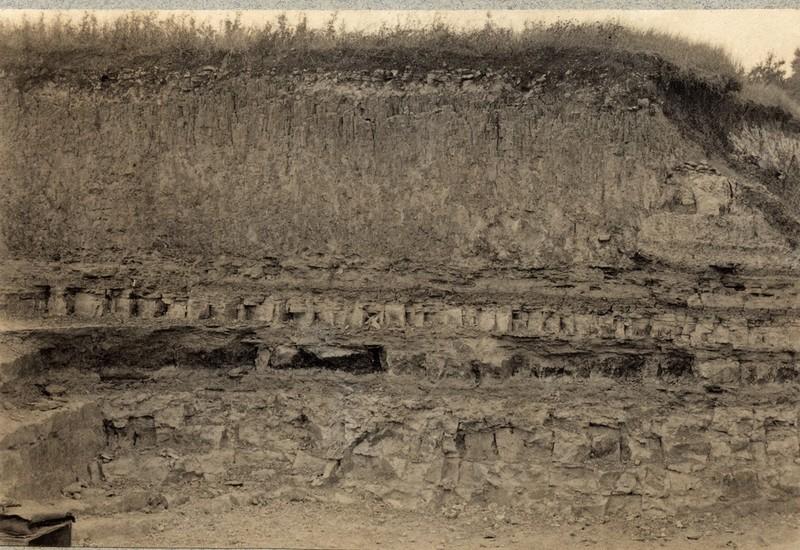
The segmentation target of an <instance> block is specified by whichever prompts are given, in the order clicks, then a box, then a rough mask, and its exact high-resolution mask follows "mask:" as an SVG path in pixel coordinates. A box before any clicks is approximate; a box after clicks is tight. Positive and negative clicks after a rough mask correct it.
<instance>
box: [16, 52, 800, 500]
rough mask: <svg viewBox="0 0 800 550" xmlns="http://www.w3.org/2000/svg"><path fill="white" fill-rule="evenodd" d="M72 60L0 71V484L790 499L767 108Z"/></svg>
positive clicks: (789, 253)
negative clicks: (29, 463) (88, 65)
mask: <svg viewBox="0 0 800 550" xmlns="http://www.w3.org/2000/svg"><path fill="white" fill-rule="evenodd" d="M95 77H96V78H95ZM95 77H93V78H91V79H89V80H86V81H60V80H58V79H57V78H56V79H53V80H52V81H49V82H44V83H40V84H38V85H36V86H34V87H28V88H25V87H19V86H16V85H15V84H14V82H13V80H11V79H6V80H4V81H3V86H4V87H5V88H4V93H3V94H2V99H0V101H2V118H1V119H0V132H2V135H3V137H4V139H3V140H2V142H0V147H2V149H0V155H2V162H0V185H2V187H3V189H4V193H3V197H2V198H0V229H2V235H3V247H2V249H0V251H1V252H2V255H3V258H4V262H3V267H2V279H0V286H1V287H2V288H0V315H1V316H2V322H3V327H4V330H3V332H2V335H0V338H2V341H1V342H0V343H1V344H2V348H3V349H2V354H1V355H0V362H1V363H2V370H0V388H2V391H3V392H4V394H5V395H6V396H7V397H8V401H7V402H8V403H9V407H11V406H12V404H13V406H14V407H16V409H14V410H28V409H31V410H36V411H37V412H36V414H35V415H34V416H36V418H35V419H32V420H31V422H33V424H35V425H36V426H39V427H40V428H39V431H34V432H30V431H29V428H28V427H27V424H25V425H23V424H19V425H18V424H14V425H13V426H14V429H11V430H9V432H8V433H6V434H3V437H2V438H0V460H5V461H6V462H4V464H10V465H12V466H9V469H8V470H7V471H12V470H13V471H15V472H18V474H15V475H14V476H13V479H12V478H11V477H10V476H4V479H3V480H2V481H3V482H4V485H2V487H3V491H5V492H7V493H9V494H15V495H20V494H34V493H35V494H37V495H40V494H41V495H46V494H49V493H52V492H58V491H61V490H63V487H61V485H68V483H67V482H69V481H70V480H74V479H77V480H79V481H80V482H82V483H84V487H78V488H76V487H74V486H72V487H71V488H70V491H73V492H74V491H78V492H80V491H81V490H83V491H84V492H86V491H88V490H89V488H91V487H116V488H117V489H118V490H119V491H122V492H123V493H124V494H128V493H130V494H135V495H137V496H135V498H134V497H131V498H133V501H131V502H138V503H139V505H141V507H153V506H161V505H163V502H162V497H163V498H164V499H166V501H169V500H171V499H176V498H178V499H179V498H181V497H180V495H181V494H184V493H186V491H189V490H195V489H196V487H198V486H200V487H203V488H204V489H203V490H208V491H211V492H212V493H213V492H214V491H218V490H219V488H220V487H236V488H237V489H236V490H237V491H240V492H241V493H242V495H243V496H242V495H240V496H241V498H244V499H245V500H247V501H253V502H258V501H259V499H261V498H272V497H274V496H275V495H279V493H280V491H281V490H285V489H281V487H289V486H291V487H294V488H295V489H297V490H300V491H303V492H304V494H314V495H316V496H315V498H331V499H345V500H346V499H348V498H355V497H354V496H353V495H354V494H356V493H359V492H362V493H363V492H366V493H367V494H370V495H372V496H373V497H376V498H380V499H383V500H385V501H387V502H389V503H392V504H394V505H398V506H418V505H421V504H422V505H424V504H431V505H445V504H448V505H449V504H453V503H457V502H504V503H509V504H511V505H526V506H531V507H533V508H536V509H539V508H551V507H557V508H560V509H562V508H563V509H566V510H571V512H570V513H575V514H578V513H584V512H587V513H591V514H612V515H613V514H627V513H643V512H646V513H654V514H662V515H663V514H673V513H677V512H679V511H686V510H694V509H702V508H709V507H713V506H720V505H730V504H731V503H735V504H737V505H742V506H745V505H752V506H767V505H768V504H765V503H767V502H768V501H769V502H770V503H771V504H769V505H775V503H783V504H787V503H788V504H787V505H790V506H791V503H792V502H796V497H797V495H798V487H800V437H799V436H800V431H798V430H799V425H798V414H797V413H798V407H797V404H798V376H800V366H798V364H797V359H796V354H797V352H798V335H800V318H798V315H797V312H798V307H799V306H800V302H799V301H798V283H797V273H798V271H797V259H798V255H797V246H796V242H797V240H796V239H797V236H798V235H800V233H799V232H798V231H797V228H798V227H800V225H798V221H797V218H796V214H793V211H792V204H794V203H793V201H794V197H795V194H796V190H795V188H796V184H797V183H798V180H797V179H796V175H795V173H794V172H793V170H794V168H793V165H792V164H791V162H789V161H788V160H787V158H789V157H788V155H790V154H792V151H794V150H795V148H796V144H797V133H796V132H795V130H793V127H792V126H791V125H790V124H786V123H784V122H782V121H781V120H782V119H780V117H778V118H775V117H773V118H769V117H767V115H763V117H762V118H761V119H759V118H758V116H756V115H753V114H752V113H750V114H747V116H744V115H742V116H741V117H740V118H738V119H736V120H737V121H738V122H736V124H733V123H730V125H729V126H727V127H725V128H722V130H725V131H724V132H722V134H720V131H721V127H714V128H711V129H710V130H709V128H710V126H708V125H707V124H706V123H705V121H706V120H707V118H708V117H710V116H712V114H713V113H712V114H709V112H707V110H708V105H711V104H712V103H708V104H705V105H701V106H700V107H698V106H697V105H696V104H694V103H691V102H689V101H688V100H687V101H686V104H683V103H680V102H678V101H677V100H676V97H675V93H676V92H675V90H674V88H673V87H670V86H669V85H666V84H665V83H664V80H663V74H661V73H660V72H658V71H657V70H656V69H655V68H653V67H645V68H638V69H637V68H635V67H634V68H630V67H629V68H628V69H627V70H621V69H620V68H619V67H616V68H615V67H614V66H609V67H608V68H603V67H602V66H600V67H598V66H597V64H596V63H595V64H592V65H591V68H589V67H588V66H585V65H580V64H575V63H574V62H571V63H567V64H564V65H563V66H561V67H560V68H559V69H558V70H555V69H548V70H542V71H540V72H535V71H534V72H533V73H530V74H525V75H522V76H520V75H519V74H517V73H514V72H513V71H508V70H499V69H498V70H487V69H486V68H481V69H478V68H464V69H454V68H448V69H441V70H439V69H437V70H426V71H424V72H421V73H420V72H418V71H417V72H415V71H414V70H413V69H410V68H403V67H400V68H397V69H387V68H380V69H377V68H370V69H369V70H359V71H338V72H331V71H322V70H319V71H316V70H306V71H300V70H298V71H294V72H291V71H290V72H286V71H283V72H281V71H275V72H273V73H267V74H258V75H247V74H231V73H228V72H226V70H225V69H224V67H216V66H209V67H202V68H197V69H193V70H192V71H189V72H182V73H169V74H163V73H162V72H159V71H158V70H157V69H153V68H152V67H150V68H143V69H142V70H141V71H139V72H136V71H128V72H119V73H113V74H105V73H103V74H98V75H95ZM693 97H695V96H693ZM698 97H699V96H698ZM693 101H694V100H693ZM720 105H721V104H720ZM729 107H730V106H729ZM726 108H727V107H726ZM730 108H731V109H732V107H730ZM704 109H705V110H704ZM698 112H702V113H705V114H703V117H706V118H703V117H700V115H698V114H697V113H698ZM736 112H737V113H738V112H739V111H736ZM748 112H749V111H748ZM740 114H741V113H740ZM723 115H724V116H723ZM759 116H761V115H759ZM717 118H719V119H720V120H726V121H727V119H728V118H735V117H732V116H731V115H730V114H729V113H727V114H726V111H724V109H722V107H720V114H719V116H718V117H717ZM698 120H700V121H701V122H702V124H698V123H697V121H698ZM726 124H728V122H726ZM712 130H713V131H712ZM709 133H712V134H714V137H713V139H712V138H711V137H709ZM764 136H772V137H771V138H769V139H766V138H764ZM774 136H780V139H773V138H774ZM768 142H769V143H771V144H772V145H770V146H768V145H765V144H766V143H768ZM776 144H777V145H776ZM54 384H55V385H56V386H57V387H56V388H54V387H53V385H54ZM48 387H49V389H48ZM69 403H71V404H72V406H73V407H77V409H76V410H77V411H78V412H74V411H73V412H69V413H67V412H64V411H63V410H61V408H63V406H66V404H69ZM51 405H53V407H51V408H48V407H50V406H51ZM39 409H42V410H39ZM53 410H55V411H57V412H50V413H48V412H47V411H53ZM4 414H10V413H8V411H7V412H6V413H4ZM15 414H16V413H15ZM31 414H32V415H33V413H31ZM54 414H63V415H65V416H64V418H69V419H72V420H69V421H68V422H66V421H65V422H66V423H67V424H69V422H73V423H74V424H70V425H75V426H78V425H80V426H83V428H81V429H82V430H83V431H77V432H75V434H73V435H64V437H72V439H71V441H73V442H74V441H78V440H81V441H84V440H85V442H88V444H87V447H86V448H88V449H90V452H89V454H86V455H85V454H81V453H83V451H81V453H78V452H76V453H72V457H73V458H72V459H71V460H73V461H74V462H70V466H69V467H68V468H66V469H64V470H62V471H61V473H60V474H58V475H59V476H60V477H58V476H56V477H58V479H55V478H53V479H52V482H48V483H44V482H42V481H41V479H37V478H36V477H35V476H34V475H33V474H31V473H30V472H27V473H26V472H23V471H22V470H20V468H23V466H24V464H25V461H24V460H21V458H20V457H21V456H22V455H21V454H20V448H22V447H24V448H37V447H36V446H37V445H40V446H41V445H44V446H45V447H46V448H48V449H49V448H50V447H47V445H50V444H49V443H47V439H48V437H50V436H52V437H55V435H56V434H63V433H64V432H65V431H66V432H69V431H70V429H69V428H64V427H61V428H59V427H58V426H55V425H54V424H53V421H52V419H51V418H50V416H48V415H54ZM42 415H44V416H42ZM43 418H44V419H43ZM48 422H49V423H48ZM9 425H10V424H9ZM59 426H60V424H59ZM42 433H44V434H49V436H48V435H45V436H41V434H42ZM31 434H33V435H31ZM37 434H39V435H37ZM59 437H61V436H59ZM76 438H77V439H76ZM45 447H43V448H45ZM76 448H77V447H76ZM44 454H45V455H46V454H47V453H44ZM90 455H91V456H90ZM23 469H24V468H23ZM143 472H144V473H143ZM226 484H227V485H226ZM231 484H232V485H231ZM187 487H189V488H190V489H187ZM191 487H195V489H191ZM238 488H241V489H238ZM293 490H294V489H293ZM126 491H127V493H126ZM126 498H127V497H126ZM793 499H794V500H793ZM125 502H128V504H127V505H129V504H130V502H129V501H125V500H124V498H123V497H120V500H119V503H118V504H119V506H126V504H125ZM721 503H722V504H721Z"/></svg>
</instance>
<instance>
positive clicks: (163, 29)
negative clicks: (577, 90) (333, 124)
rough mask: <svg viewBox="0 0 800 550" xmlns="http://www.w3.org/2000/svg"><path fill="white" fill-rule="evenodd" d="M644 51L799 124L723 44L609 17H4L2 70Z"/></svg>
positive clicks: (627, 63)
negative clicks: (360, 28)
mask: <svg viewBox="0 0 800 550" xmlns="http://www.w3.org/2000/svg"><path fill="white" fill-rule="evenodd" d="M637 56H638V57H637ZM643 56H651V57H653V58H657V59H660V60H663V61H664V62H666V63H667V64H669V65H670V66H671V69H673V71H674V72H676V73H677V74H679V75H680V76H679V78H681V79H683V78H686V79H688V80H701V81H703V82H705V83H706V84H710V85H711V86H713V87H714V88H717V89H718V90H720V91H722V92H723V93H725V92H729V91H739V94H738V98H739V99H740V100H743V101H745V102H750V103H753V104H757V105H762V106H767V107H772V108H777V109H779V110H780V111H783V112H785V113H789V114H791V115H793V116H794V117H795V118H798V119H800V105H798V104H797V102H796V101H794V100H793V99H792V98H789V97H788V96H786V94H785V93H782V92H781V90H780V89H778V87H777V86H774V85H771V84H754V83H751V82H748V80H747V79H746V78H745V73H744V70H743V68H742V67H741V66H740V65H739V64H738V63H736V62H735V61H734V60H733V59H731V57H730V56H729V55H728V54H727V53H726V52H725V50H724V49H723V48H721V47H717V46H713V45H711V44H706V43H698V42H692V41H690V40H687V39H685V38H681V37H678V36H675V35H671V34H669V33H664V32H658V31H654V30H637V29H633V28H629V27H625V26H623V25H620V24H619V23H616V22H597V23H573V22H559V23H555V24H551V25H545V24H542V23H536V22H528V23H526V24H525V27H524V29H523V30H521V31H512V30H510V29H506V28H500V27H497V26H495V25H493V24H492V21H491V19H490V18H488V17H487V21H486V24H485V25H484V26H483V28H480V29H475V30H456V29H453V28H452V27H449V26H447V25H446V24H444V23H442V22H440V21H434V22H433V23H431V24H429V25H427V26H424V27H404V26H401V25H397V26H394V27H388V26H384V27H382V28H381V29H379V30H378V31H376V32H370V33H362V32H355V31H347V30H346V29H345V28H344V26H343V25H340V26H339V27H338V28H337V25H336V20H335V16H334V18H333V19H331V20H330V21H329V22H328V24H327V26H326V27H325V28H321V29H312V28H310V27H309V26H308V25H307V24H306V22H305V20H304V19H301V20H300V22H299V23H298V24H296V25H290V24H289V23H288V20H287V18H286V17H285V16H281V17H279V18H277V20H276V21H275V23H274V24H269V23H268V24H265V25H263V26H261V27H254V26H244V25H242V24H241V22H240V20H239V19H238V18H235V19H227V20H225V21H223V22H222V23H221V24H220V25H219V26H218V27H213V26H211V25H209V24H207V23H203V24H200V23H198V22H197V21H195V20H194V19H193V18H192V17H190V16H170V17H167V18H163V17H162V18H160V17H159V16H158V15H157V14H155V13H150V12H130V13H128V14H125V15H121V16H119V17H117V18H115V19H112V20H109V21H106V22H103V23H100V22H98V21H97V19H96V18H95V17H94V16H93V15H92V14H91V13H86V14H84V16H83V18H82V19H80V20H70V19H66V18H62V17H59V16H56V17H53V18H49V19H47V20H46V19H45V18H44V17H41V18H40V19H38V20H36V21H30V20H25V19H22V20H20V21H16V22H8V21H6V22H3V21H0V69H1V70H3V71H5V72H7V73H9V74H12V75H13V76H14V77H15V80H16V83H17V87H18V88H20V89H27V88H29V87H30V86H34V85H36V84H37V83H40V82H47V81H50V80H52V79H54V78H56V77H58V78H59V79H67V80H69V79H70V77H74V78H76V79H77V80H80V81H83V82H84V83H85V82H87V77H88V81H91V80H92V79H94V78H95V76H98V75H99V76H100V77H101V78H103V77H112V78H113V75H114V74H115V73H117V72H119V71H121V70H124V69H139V68H144V69H158V70H160V71H170V70H171V71H182V70H192V69H194V68H197V67H201V66H205V65H221V66H224V67H225V68H226V69H228V70H229V72H230V73H232V74H235V73H236V72H237V71H248V72H250V73H251V74H259V73H261V72H263V71H265V70H275V69H277V70H280V71H285V72H291V71H295V70H303V69H323V70H374V69H389V70H391V69H398V70H400V69H403V68H404V67H406V66H410V67H412V68H413V69H415V70H421V71H425V70H431V69H440V68H443V67H445V66H446V67H450V68H456V67H465V68H469V69H482V68H492V69H503V68H507V69H515V70H527V71H543V72H544V71H548V70H550V69H551V68H556V69H557V70H560V71H561V72H564V71H566V69H567V68H569V67H567V66H566V65H569V64H570V62H575V63H580V64H582V65H583V66H587V65H588V66H590V67H593V68H595V69H597V70H598V72H601V71H602V70H604V69H607V68H609V67H610V68H612V73H615V74H618V75H622V74H626V73H628V72H630V71H631V70H632V69H634V70H635V69H636V68H643V67H642V60H643ZM650 66H651V67H652V60H651V62H650ZM644 68H646V67H644ZM675 70H676V71H675Z"/></svg>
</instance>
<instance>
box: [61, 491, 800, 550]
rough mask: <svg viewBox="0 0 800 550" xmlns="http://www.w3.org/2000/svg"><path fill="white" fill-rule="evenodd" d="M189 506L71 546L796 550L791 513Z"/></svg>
mask: <svg viewBox="0 0 800 550" xmlns="http://www.w3.org/2000/svg"><path fill="white" fill-rule="evenodd" d="M208 503H209V501H205V502H204V501H202V500H199V499H198V500H195V501H193V502H189V503H186V504H184V505H183V506H180V507H178V508H176V509H170V510H165V511H161V512H157V513H149V514H148V513H141V512H137V513H125V514H116V515H111V516H107V517H97V516H95V517H85V518H80V517H79V519H78V522H77V523H76V524H75V527H74V531H73V533H74V534H73V543H74V544H76V545H80V546H137V547H155V546H158V547H198V546H202V547H261V548H266V547H268V548H293V549H300V548H314V549H317V548H320V549H322V548H324V549H335V548H342V549H344V548H348V549H349V548H354V549H355V548H384V549H399V548H420V549H425V548H430V549H443V548H463V549H472V548H476V549H477V548H509V549H522V548H541V549H547V548H554V549H556V548H558V549H562V548H619V549H624V550H634V549H645V548H654V547H658V548H667V549H678V548H689V549H692V548H696V549H700V548H727V549H750V548H752V549H762V548H775V549H786V550H789V549H794V548H798V547H800V528H798V519H800V516H798V515H797V514H787V513H778V512H775V513H772V514H768V515H764V514H762V515H759V516H749V517H740V518H737V517H735V516H734V515H733V514H731V515H730V516H729V517H721V516H711V515H700V516H695V517H693V518H686V519H684V520H682V521H681V520H678V521H675V520H673V521H672V522H658V521H653V520H643V519H641V518H631V519H630V520H629V521H627V522H614V523H611V522H609V523H596V524H590V523H588V522H582V521H575V520H573V521H565V520H560V519H559V518H548V517H524V516H523V515H519V514H514V513H506V512H503V511H500V510H499V509H497V508H493V507H491V506H490V507H489V508H483V509H477V508H475V509H466V510H464V511H463V512H462V513H460V514H458V515H457V516H456V517H453V516H454V515H455V514H446V515H441V514H432V513H423V512H418V511H398V510H392V509H389V508H386V507H384V506H382V505H380V504H374V505H373V504H370V503H364V504H362V503H358V504H350V505H341V504H330V503H317V502H293V501H287V500H274V501H271V502H270V503H268V504H267V505H265V506H250V505H244V506H241V507H236V508H234V509H232V510H220V509H219V507H218V506H215V505H209V504H208Z"/></svg>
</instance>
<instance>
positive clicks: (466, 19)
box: [0, 9, 800, 68]
mask: <svg viewBox="0 0 800 550" xmlns="http://www.w3.org/2000/svg"><path fill="white" fill-rule="evenodd" d="M40 13H41V12H39V11H36V10H0V18H4V19H9V18H12V19H13V18H17V17H20V16H23V15H24V16H25V17H28V18H30V19H37V18H38V17H39V14H40ZM46 13H48V15H51V16H52V14H54V13H56V12H54V11H49V12H46ZM58 13H61V14H62V15H65V16H67V17H80V16H81V15H82V14H83V13H84V11H83V10H66V11H61V12H58ZM120 13H125V12H124V11H118V10H103V11H95V14H96V15H97V17H98V19H105V18H111V17H116V16H117V15H119V14H120ZM157 13H159V15H161V16H164V17H167V16H169V15H174V14H180V13H188V12H181V11H160V12H157ZM191 13H192V15H193V16H194V18H195V19H196V20H199V21H200V20H205V21H209V22H211V23H215V22H217V21H220V20H223V19H225V18H226V17H231V16H232V15H234V14H235V12H230V11H194V12H191ZM239 13H240V14H241V19H242V22H243V23H252V24H262V23H264V22H266V21H270V20H274V19H275V18H277V17H278V15H280V14H281V13H285V14H286V15H287V17H288V19H289V21H290V22H296V21H297V20H298V18H299V17H300V16H301V14H305V15H306V17H307V19H308V23H309V25H310V26H312V27H321V26H324V25H325V23H326V22H327V21H328V20H329V19H330V17H331V14H332V13H333V12H331V11H304V12H298V11H274V10H253V11H243V12H239ZM488 13H491V14H492V20H493V21H494V23H495V24H496V25H497V26H504V27H512V28H521V27H522V26H523V25H524V23H525V22H526V21H542V22H546V23H549V22H554V21H557V20H564V19H571V20H578V21H597V20H607V19H617V20H619V21H620V22H622V23H625V24H628V25H631V26H634V27H639V28H651V27H652V28H655V29H657V30H661V31H669V32H672V33H675V34H679V35H682V36H684V37H686V38H689V39H690V40H694V41H704V42H710V43H713V44H718V45H721V46H723V47H724V48H725V49H727V50H728V52H729V53H730V54H731V55H732V56H733V58H734V59H736V60H738V61H739V62H741V63H742V64H743V65H744V66H745V67H746V68H749V67H752V66H753V65H754V64H756V63H757V62H758V61H760V60H762V59H763V58H764V57H765V56H766V55H767V53H768V52H770V51H773V52H775V54H776V55H777V56H778V57H779V58H782V59H785V60H786V61H787V65H788V62H789V61H791V59H792V56H793V53H794V50H795V49H796V48H800V9H795V10H593V11H579V10H491V11H489V12H488ZM486 14H487V11H486V10H459V11H388V10H387V11H383V10H371V11H340V12H338V14H337V21H339V22H344V24H345V26H346V28H348V29H351V30H357V29H358V30H365V31H369V30H371V29H373V30H374V29H377V28H379V27H380V26H381V25H382V24H383V23H387V24H389V25H394V24H396V23H398V22H399V23H403V24H406V25H408V24H415V23H416V24H425V23H427V22H430V21H431V20H432V19H433V17H435V16H438V17H439V18H440V19H441V20H443V21H444V22H447V23H449V24H451V25H453V26H455V27H480V26H482V25H483V24H484V23H485V21H486Z"/></svg>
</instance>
